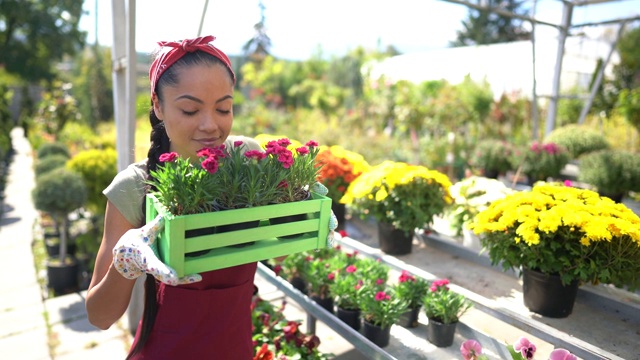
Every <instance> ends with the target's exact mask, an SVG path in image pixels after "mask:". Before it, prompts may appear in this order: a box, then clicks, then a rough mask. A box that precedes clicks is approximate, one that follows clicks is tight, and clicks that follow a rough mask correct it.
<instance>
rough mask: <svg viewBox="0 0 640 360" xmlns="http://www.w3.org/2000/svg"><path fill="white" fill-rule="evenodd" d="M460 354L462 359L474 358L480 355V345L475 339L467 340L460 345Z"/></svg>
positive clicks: (474, 359) (469, 359) (472, 359)
mask: <svg viewBox="0 0 640 360" xmlns="http://www.w3.org/2000/svg"><path fill="white" fill-rule="evenodd" d="M460 354H462V358H463V359H464V360H476V359H477V358H478V356H479V355H482V345H480V343H479V342H477V341H476V340H467V341H465V342H463V343H462V345H460Z"/></svg>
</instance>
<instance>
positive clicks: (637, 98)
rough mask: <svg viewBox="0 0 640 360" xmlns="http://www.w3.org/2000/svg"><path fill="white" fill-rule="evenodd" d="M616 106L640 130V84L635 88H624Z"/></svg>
mask: <svg viewBox="0 0 640 360" xmlns="http://www.w3.org/2000/svg"><path fill="white" fill-rule="evenodd" d="M639 72H640V71H639ZM616 108H617V109H618V111H619V112H620V113H621V114H622V115H623V116H624V118H625V119H626V120H627V122H628V123H629V124H631V126H633V127H634V128H636V130H638V131H640V86H639V87H637V88H635V89H623V90H622V91H621V92H620V96H619V97H618V103H617V104H616Z"/></svg>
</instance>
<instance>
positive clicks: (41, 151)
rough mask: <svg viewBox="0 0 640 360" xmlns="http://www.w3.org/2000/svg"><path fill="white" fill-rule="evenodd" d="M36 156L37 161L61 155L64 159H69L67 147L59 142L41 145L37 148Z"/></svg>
mask: <svg viewBox="0 0 640 360" xmlns="http://www.w3.org/2000/svg"><path fill="white" fill-rule="evenodd" d="M36 155H37V158H38V159H44V158H46V157H49V156H51V155H61V156H64V157H66V158H67V159H69V158H71V154H70V153H69V148H68V147H67V145H65V144H63V143H61V142H49V143H44V144H42V145H41V146H40V147H39V148H38V150H37V152H36Z"/></svg>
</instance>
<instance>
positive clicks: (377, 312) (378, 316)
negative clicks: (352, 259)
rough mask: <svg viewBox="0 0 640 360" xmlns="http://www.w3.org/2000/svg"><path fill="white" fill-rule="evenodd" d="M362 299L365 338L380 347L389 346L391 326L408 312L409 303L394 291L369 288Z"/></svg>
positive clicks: (364, 291)
mask: <svg viewBox="0 0 640 360" xmlns="http://www.w3.org/2000/svg"><path fill="white" fill-rule="evenodd" d="M360 299H361V305H360V306H361V308H362V317H363V319H364V329H363V334H364V336H365V337H366V338H367V339H369V340H371V341H372V342H373V343H374V344H376V345H378V346H379V347H385V346H387V345H389V337H390V334H391V326H392V325H393V324H395V323H396V322H398V319H399V318H400V315H402V314H403V313H404V312H405V311H406V310H407V306H408V304H407V302H406V301H404V300H402V299H400V298H399V297H398V296H397V295H396V294H394V293H393V291H390V290H385V289H382V290H381V289H380V288H378V287H375V286H367V287H366V288H365V289H364V290H363V292H362V296H361V297H360Z"/></svg>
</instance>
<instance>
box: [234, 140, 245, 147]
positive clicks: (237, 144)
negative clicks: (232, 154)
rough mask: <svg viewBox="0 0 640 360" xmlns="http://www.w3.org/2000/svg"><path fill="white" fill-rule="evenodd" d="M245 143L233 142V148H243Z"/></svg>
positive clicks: (240, 141)
mask: <svg viewBox="0 0 640 360" xmlns="http://www.w3.org/2000/svg"><path fill="white" fill-rule="evenodd" d="M242 144H243V142H242V140H236V141H234V142H233V147H240V146H242Z"/></svg>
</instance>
